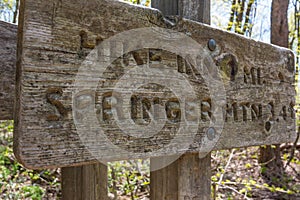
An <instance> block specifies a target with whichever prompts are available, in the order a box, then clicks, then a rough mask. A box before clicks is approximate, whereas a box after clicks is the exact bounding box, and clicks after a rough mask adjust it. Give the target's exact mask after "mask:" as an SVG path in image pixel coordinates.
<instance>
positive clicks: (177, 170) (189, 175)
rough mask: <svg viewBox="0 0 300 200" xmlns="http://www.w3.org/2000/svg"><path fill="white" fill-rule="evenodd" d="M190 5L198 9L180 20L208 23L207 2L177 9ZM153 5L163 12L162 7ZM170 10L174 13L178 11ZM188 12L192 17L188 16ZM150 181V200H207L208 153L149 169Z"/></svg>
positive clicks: (209, 171) (152, 160) (187, 3)
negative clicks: (192, 14) (202, 156)
mask: <svg viewBox="0 0 300 200" xmlns="http://www.w3.org/2000/svg"><path fill="white" fill-rule="evenodd" d="M152 2H153V1H152ZM161 2H163V1H161ZM190 2H191V3H198V6H199V8H198V9H197V10H196V13H195V10H194V8H192V7H190V10H189V12H186V13H185V14H184V15H183V17H185V18H188V19H193V20H195V21H199V22H204V23H206V24H210V9H209V7H208V9H207V7H206V6H205V5H209V4H210V0H204V1H201V2H197V1H193V0H191V1H189V2H185V4H181V6H185V5H187V6H189V5H190ZM153 6H156V7H155V8H158V9H159V10H161V11H162V12H163V13H164V7H162V5H152V7H153ZM173 9H177V11H178V8H173ZM174 13H176V12H174ZM190 13H194V14H196V15H194V16H191V15H189V14H190ZM195 16H198V17H195ZM203 17H204V18H203ZM150 162H151V168H152V169H153V168H154V167H153V165H155V164H156V163H160V160H159V159H157V158H151V159H150ZM150 179H151V181H150V192H151V195H150V198H151V200H160V199H170V200H171V199H172V200H181V199H193V200H198V199H199V200H200V199H201V200H209V199H210V197H211V154H210V153H208V154H207V155H206V156H205V157H204V158H201V159H200V157H199V154H198V153H186V154H184V155H182V156H181V157H180V158H179V159H178V160H177V161H175V162H174V163H172V164H170V165H169V166H166V167H165V168H162V169H159V170H151V171H150Z"/></svg>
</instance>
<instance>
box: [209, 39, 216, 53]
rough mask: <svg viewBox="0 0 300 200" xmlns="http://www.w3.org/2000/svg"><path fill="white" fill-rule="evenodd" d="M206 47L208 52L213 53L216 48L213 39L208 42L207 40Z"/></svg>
mask: <svg viewBox="0 0 300 200" xmlns="http://www.w3.org/2000/svg"><path fill="white" fill-rule="evenodd" d="M207 46H208V49H209V50H211V51H214V50H216V48H217V43H216V41H215V40H214V39H210V40H208V44H207Z"/></svg>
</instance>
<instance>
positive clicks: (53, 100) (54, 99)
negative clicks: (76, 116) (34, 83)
mask: <svg viewBox="0 0 300 200" xmlns="http://www.w3.org/2000/svg"><path fill="white" fill-rule="evenodd" d="M46 93H47V95H46V97H47V102H48V103H50V104H51V105H53V106H55V108H56V109H57V111H58V113H59V114H58V115H56V114H50V115H48V116H47V120H48V121H58V120H59V119H60V118H61V117H65V116H67V112H68V110H67V109H66V108H65V107H64V105H63V104H62V103H61V102H60V101H59V100H58V99H59V98H61V96H62V94H63V91H62V89H61V88H49V89H48V90H47V92H46Z"/></svg>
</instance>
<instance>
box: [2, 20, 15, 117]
mask: <svg viewBox="0 0 300 200" xmlns="http://www.w3.org/2000/svg"><path fill="white" fill-rule="evenodd" d="M0 32H1V34H0V44H1V45H0V60H1V64H0V77H1V78H0V105H1V108H0V120H7V119H13V107H14V99H15V76H16V73H15V71H16V49H17V26H16V25H14V24H10V23H6V22H2V21H0Z"/></svg>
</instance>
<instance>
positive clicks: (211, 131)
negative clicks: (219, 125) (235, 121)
mask: <svg viewBox="0 0 300 200" xmlns="http://www.w3.org/2000/svg"><path fill="white" fill-rule="evenodd" d="M206 135H207V138H208V139H209V140H213V139H215V137H216V129H215V128H213V127H210V128H208V129H207V131H206Z"/></svg>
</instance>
